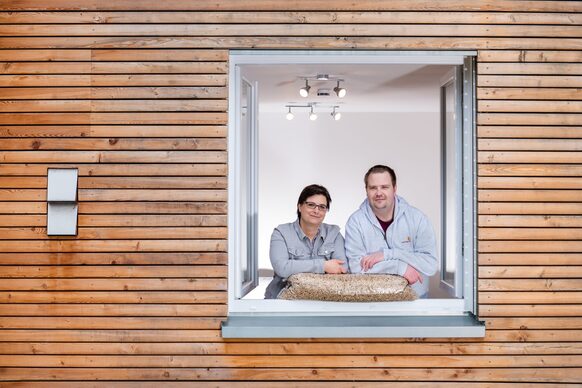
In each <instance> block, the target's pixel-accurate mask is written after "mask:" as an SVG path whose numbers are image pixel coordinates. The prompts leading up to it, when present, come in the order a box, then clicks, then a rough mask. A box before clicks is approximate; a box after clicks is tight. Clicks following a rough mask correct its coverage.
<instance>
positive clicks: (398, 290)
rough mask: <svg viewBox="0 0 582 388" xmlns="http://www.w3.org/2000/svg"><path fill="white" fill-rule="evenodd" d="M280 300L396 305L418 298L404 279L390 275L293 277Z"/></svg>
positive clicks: (288, 281)
mask: <svg viewBox="0 0 582 388" xmlns="http://www.w3.org/2000/svg"><path fill="white" fill-rule="evenodd" d="M278 298H279V299H306V300H324V301H332V302H393V301H408V300H415V299H417V298H418V296H417V295H416V293H415V292H414V290H412V288H410V286H409V285H408V281H407V280H406V279H404V278H403V277H402V276H398V275H388V274H345V275H330V274H314V273H298V274H295V275H291V276H289V278H288V279H287V286H286V287H285V288H284V289H283V290H282V291H281V292H280V293H279V296H278Z"/></svg>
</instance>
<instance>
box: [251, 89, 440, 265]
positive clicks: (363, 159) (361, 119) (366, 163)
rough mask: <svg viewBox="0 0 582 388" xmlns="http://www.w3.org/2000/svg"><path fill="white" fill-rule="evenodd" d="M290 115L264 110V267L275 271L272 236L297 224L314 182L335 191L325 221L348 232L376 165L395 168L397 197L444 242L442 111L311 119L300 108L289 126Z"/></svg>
mask: <svg viewBox="0 0 582 388" xmlns="http://www.w3.org/2000/svg"><path fill="white" fill-rule="evenodd" d="M435 105H436V106H437V107H438V93H435ZM285 112H286V111H285V110H282V111H281V112H280V113H273V112H261V111H259V177H260V180H259V268H261V269H263V268H271V264H270V261H269V240H270V236H271V233H272V231H273V228H274V227H276V226H277V225H279V224H281V223H286V222H291V221H294V220H295V219H296V213H295V212H296V203H297V198H298V197H299V193H300V192H301V190H302V189H303V187H305V186H307V185H309V184H312V183H317V184H321V185H323V186H325V187H326V188H327V189H328V190H329V191H330V194H331V197H332V201H333V202H332V204H331V211H330V212H329V213H328V215H327V217H326V219H325V222H326V223H330V224H336V225H339V226H340V227H341V228H342V233H343V231H344V226H345V223H346V221H347V219H348V217H349V216H350V214H351V213H352V212H353V211H354V210H356V209H357V208H358V207H359V206H360V204H361V202H362V201H363V200H364V198H365V190H364V182H363V177H364V174H365V173H366V171H367V170H368V168H369V167H371V166H372V165H374V164H386V165H389V166H391V167H392V168H394V169H395V170H396V174H397V179H398V184H397V190H398V194H399V195H402V196H403V197H405V198H406V200H407V201H408V202H409V203H410V204H412V205H413V206H416V207H418V208H419V209H421V210H422V211H423V212H424V213H425V214H427V216H428V217H429V219H430V220H431V221H432V225H433V227H434V229H435V232H436V234H437V241H440V217H441V214H440V213H441V211H440V210H441V209H440V200H441V199H440V179H441V177H440V165H439V163H440V147H439V146H438V145H439V142H440V127H439V125H440V124H439V123H440V121H439V114H438V113H437V112H424V113H423V112H407V113H401V112H399V113H396V112H376V113H361V112H344V113H343V116H342V119H341V120H339V121H334V120H333V119H332V118H331V117H330V116H329V113H328V112H326V113H324V112H322V113H321V114H320V115H319V118H318V119H317V120H316V121H310V120H309V119H308V118H307V111H296V112H295V113H296V117H295V119H294V120H292V121H289V120H286V119H285ZM439 251H440V248H439Z"/></svg>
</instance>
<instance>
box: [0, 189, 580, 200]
mask: <svg viewBox="0 0 582 388" xmlns="http://www.w3.org/2000/svg"><path fill="white" fill-rule="evenodd" d="M0 194H1V192H0ZM581 195H582V191H581V190H485V189H482V190H479V191H478V196H479V201H497V202H508V201H510V202H578V201H580V198H581V197H580V196H581Z"/></svg>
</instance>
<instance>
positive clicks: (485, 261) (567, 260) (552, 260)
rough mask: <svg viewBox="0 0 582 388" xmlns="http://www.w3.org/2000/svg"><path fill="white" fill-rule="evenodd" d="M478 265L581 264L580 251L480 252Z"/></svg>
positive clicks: (581, 256)
mask: <svg viewBox="0 0 582 388" xmlns="http://www.w3.org/2000/svg"><path fill="white" fill-rule="evenodd" d="M479 265H548V266H552V265H582V254H580V253H482V254H480V255H479Z"/></svg>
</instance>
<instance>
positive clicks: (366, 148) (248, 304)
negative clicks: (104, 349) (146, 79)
mask: <svg viewBox="0 0 582 388" xmlns="http://www.w3.org/2000/svg"><path fill="white" fill-rule="evenodd" d="M474 55H475V53H473V52H355V51H353V52H317V51H296V52H283V51H277V52H273V51H258V50H257V51H233V52H231V57H230V82H229V95H230V96H231V97H230V100H229V103H230V106H229V115H230V116H229V123H230V124H229V301H228V303H229V317H235V316H241V315H242V316H244V315H248V314H252V315H255V316H261V317H263V318H265V317H268V318H269V319H277V317H280V316H283V315H285V316H288V315H294V316H303V315H312V316H315V315H317V316H326V315H328V316H334V315H343V316H349V317H356V318H357V317H358V316H366V317H372V316H378V317H387V316H392V317H399V316H413V317H414V316H416V317H422V316H427V315H428V316H447V317H452V316H460V315H463V314H467V313H475V290H474V288H475V280H474V278H475V276H474V267H475V265H474V261H475V256H476V254H475V225H474V220H475V216H474V202H475V192H474V185H475V178H474V169H475V166H474V163H475V162H474V143H475V140H474V122H473V100H474V90H473V88H474V86H473V73H474V71H473V66H474V63H473V57H474ZM338 80H341V82H342V84H341V86H342V87H345V88H346V89H347V90H348V95H347V96H346V97H349V98H345V99H341V100H340V99H339V98H338V97H337V95H335V93H334V90H333V88H334V87H335V86H336V85H337V86H339V84H337V81H338ZM306 81H307V83H309V82H311V85H310V86H311V88H312V89H311V90H310V92H309V97H308V98H302V97H300V95H299V93H298V91H299V88H300V87H302V86H305V82H306ZM426 107H430V109H429V108H426ZM419 109H426V110H427V111H426V112H420V113H419V112H418V110H419ZM289 111H292V113H293V114H294V116H295V118H294V119H293V120H291V121H287V120H286V119H285V116H286V114H287V113H289ZM311 112H314V113H316V114H318V115H319V117H318V119H317V121H319V122H321V123H323V124H319V126H316V125H315V122H313V121H311V120H308V119H307V117H308V115H309V113H311ZM337 112H340V113H341V114H342V115H343V116H342V119H341V120H340V121H336V120H334V117H333V113H337ZM334 125H335V127H334ZM378 147H380V148H378ZM385 150H386V151H385ZM384 153H385V154H384ZM378 163H380V164H388V165H390V166H391V167H394V168H395V170H396V173H397V175H398V190H399V191H398V194H400V195H403V196H404V197H405V198H406V199H407V200H409V202H411V203H412V204H413V205H414V206H416V207H418V208H419V209H421V210H422V211H423V212H425V213H426V214H427V215H428V216H429V218H430V219H431V221H432V224H433V227H434V228H435V230H436V235H437V240H438V242H439V246H440V252H442V254H441V259H440V263H441V265H440V271H439V273H438V274H437V275H435V276H433V278H431V291H430V293H429V298H427V299H419V300H416V301H413V302H390V303H339V302H319V301H288V300H265V299H263V298H262V293H263V292H264V286H265V282H267V283H268V281H269V280H270V279H269V277H272V268H270V262H269V259H268V245H269V238H270V235H271V232H272V230H273V227H274V226H276V225H278V224H281V223H286V222H292V221H293V220H294V214H295V206H296V201H297V197H298V195H299V192H300V191H301V189H302V188H303V187H304V186H306V185H307V184H310V183H320V184H323V185H324V186H326V187H327V188H328V189H330V192H331V196H332V206H331V212H330V213H329V215H328V216H327V218H326V220H325V222H326V223H331V224H337V225H339V226H340V227H341V228H342V232H343V227H344V226H345V222H346V221H347V217H348V216H349V215H350V214H351V213H352V212H353V211H354V210H356V208H357V207H358V206H359V204H360V202H361V201H362V200H363V199H364V198H365V191H364V184H363V175H364V173H365V171H366V170H367V168H368V167H370V166H371V165H373V164H378ZM346 182H349V184H347V183H346Z"/></svg>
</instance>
